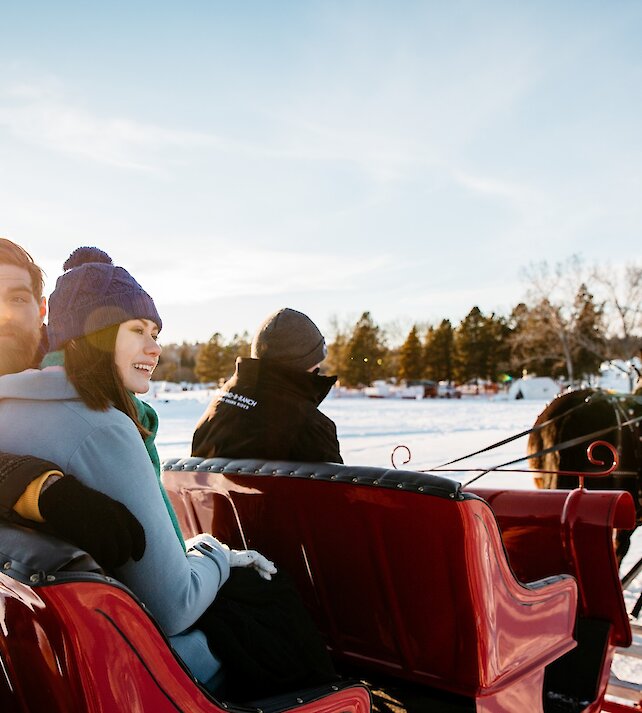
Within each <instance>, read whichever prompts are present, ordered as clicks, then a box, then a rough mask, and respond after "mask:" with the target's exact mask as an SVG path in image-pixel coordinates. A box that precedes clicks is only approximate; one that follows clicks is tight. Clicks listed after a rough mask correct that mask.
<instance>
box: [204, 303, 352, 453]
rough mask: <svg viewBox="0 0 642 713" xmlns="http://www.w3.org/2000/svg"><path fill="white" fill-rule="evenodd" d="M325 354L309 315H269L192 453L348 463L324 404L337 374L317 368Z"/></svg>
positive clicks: (211, 411)
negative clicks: (325, 413)
mask: <svg viewBox="0 0 642 713" xmlns="http://www.w3.org/2000/svg"><path fill="white" fill-rule="evenodd" d="M326 353H327V351H326V346H325V339H324V338H323V335H322V334H321V332H320V331H319V329H318V327H317V326H316V325H315V324H314V322H312V320H311V319H310V318H309V317H307V316H306V315H305V314H303V313H301V312H297V311H296V310H293V309H290V308H288V307H286V308H284V309H280V310H278V311H277V312H275V313H274V314H271V315H270V316H269V317H267V319H265V321H264V322H263V324H262V325H261V326H260V327H259V329H258V331H257V333H256V334H255V336H254V339H253V340H252V351H251V358H250V359H247V358H245V359H243V358H239V359H237V360H236V372H235V374H234V376H232V378H231V379H230V380H229V381H228V382H227V383H226V384H225V385H224V386H223V388H222V390H221V392H220V394H218V395H217V396H216V397H215V398H214V400H213V401H212V403H211V404H210V405H209V406H208V408H207V410H206V411H205V413H204V414H203V416H202V417H201V420H200V421H199V423H198V425H197V426H196V431H195V432H194V438H193V440H192V455H193V456H199V457H201V458H214V457H217V456H221V457H225V458H265V459H268V460H293V461H307V462H320V461H327V462H333V463H343V460H342V458H341V454H340V453H339V442H338V440H337V429H336V426H335V425H334V422H333V421H332V420H331V419H329V418H328V417H327V416H325V415H324V414H322V413H321V412H320V411H319V409H318V406H319V404H320V403H321V402H322V401H323V399H324V398H325V397H326V396H327V395H328V392H329V391H330V389H331V388H332V386H333V384H334V383H335V381H336V380H337V377H336V376H321V374H319V367H320V364H321V362H322V361H323V359H324V358H325V356H326Z"/></svg>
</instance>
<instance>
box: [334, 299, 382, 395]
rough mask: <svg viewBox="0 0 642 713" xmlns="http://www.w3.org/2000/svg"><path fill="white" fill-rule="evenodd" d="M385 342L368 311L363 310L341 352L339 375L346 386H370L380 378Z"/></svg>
mask: <svg viewBox="0 0 642 713" xmlns="http://www.w3.org/2000/svg"><path fill="white" fill-rule="evenodd" d="M384 355H385V344H384V341H383V336H382V335H381V333H380V329H379V327H378V326H377V325H376V324H375V323H374V322H373V320H372V317H371V316H370V312H364V313H363V314H362V315H361V317H360V318H359V320H358V321H357V323H356V324H355V326H354V329H353V330H352V334H351V336H350V339H349V340H348V343H347V344H346V347H345V350H344V354H343V366H342V369H341V376H342V380H343V382H344V383H345V384H346V385H347V386H370V384H372V382H373V381H374V380H375V379H378V378H381V377H382V375H383V373H384V370H383V359H384Z"/></svg>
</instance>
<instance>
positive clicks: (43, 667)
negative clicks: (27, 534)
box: [0, 574, 370, 713]
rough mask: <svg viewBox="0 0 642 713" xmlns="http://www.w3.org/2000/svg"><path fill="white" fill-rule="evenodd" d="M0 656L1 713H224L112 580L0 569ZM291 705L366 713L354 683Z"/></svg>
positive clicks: (311, 712)
mask: <svg viewBox="0 0 642 713" xmlns="http://www.w3.org/2000/svg"><path fill="white" fill-rule="evenodd" d="M118 630H120V631H121V632H122V634H124V635H125V637H126V639H125V638H123V636H122V635H121V633H119V631H118ZM0 658H1V661H2V667H1V670H0V710H2V711H3V712H4V713H10V712H12V711H24V712H25V713H32V712H34V711H47V713H113V712H114V711H131V712H132V713H134V712H135V713H176V712H177V711H182V712H183V713H225V712H224V709H223V708H222V707H221V706H219V705H217V703H216V702H214V701H213V700H212V699H210V698H209V696H207V694H205V693H204V692H203V691H202V690H201V689H200V688H199V687H198V686H197V685H196V684H195V683H194V681H193V680H192V678H191V676H190V675H189V674H188V673H187V672H186V671H185V670H184V669H183V668H182V666H181V665H180V664H179V662H178V661H177V659H176V658H175V657H174V655H173V654H172V652H171V650H170V649H169V647H168V646H167V644H166V642H165V640H164V639H163V637H162V636H161V634H160V633H159V631H158V630H157V628H156V626H155V625H154V624H153V622H152V621H151V620H150V619H149V617H148V616H147V615H146V614H145V613H144V612H143V611H142V610H141V608H140V607H139V605H138V604H137V603H136V602H135V601H134V599H132V597H130V596H129V595H128V594H127V593H126V592H124V591H122V590H121V589H119V588H117V587H115V586H111V585H109V584H103V583H93V582H92V583H89V582H76V583H66V584H55V585H51V586H46V587H40V588H36V589H31V588H30V587H27V586H25V585H23V584H21V583H19V582H16V581H15V580H12V579H10V578H9V577H7V576H6V575H3V574H0ZM291 710H292V711H295V712H296V713H368V711H370V700H369V694H368V692H367V690H366V689H365V688H363V687H360V686H355V687H352V688H348V689H346V690H343V691H337V692H335V693H332V694H330V695H328V696H326V697H325V698H323V699H322V700H320V701H317V702H314V703H308V704H305V705H298V706H297V705H294V706H293V707H292V708H291Z"/></svg>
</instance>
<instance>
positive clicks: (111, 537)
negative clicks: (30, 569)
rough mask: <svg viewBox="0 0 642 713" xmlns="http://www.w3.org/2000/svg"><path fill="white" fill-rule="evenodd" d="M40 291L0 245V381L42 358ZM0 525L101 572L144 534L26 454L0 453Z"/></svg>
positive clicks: (21, 254)
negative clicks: (23, 531)
mask: <svg viewBox="0 0 642 713" xmlns="http://www.w3.org/2000/svg"><path fill="white" fill-rule="evenodd" d="M43 286H44V285H43V276H42V270H41V269H40V268H39V267H38V265H36V263H35V262H34V261H33V258H32V257H31V255H29V253H27V252H26V250H24V249H23V248H21V247H20V246H19V245H16V243H14V242H12V241H11V240H7V239H5V238H0V376H3V375H5V374H15V373H18V372H20V371H24V370H25V369H28V368H30V367H34V366H37V364H38V362H39V361H40V358H41V357H42V355H43V354H44V352H45V351H46V330H45V328H44V327H43V321H44V317H45V313H46V303H45V298H44V297H43V296H42V291H43ZM0 519H3V520H9V521H12V522H15V523H17V524H22V525H29V526H30V527H38V528H40V529H43V530H45V531H47V532H49V533H51V534H53V535H56V536H58V537H62V538H63V539H66V540H69V541H70V542H72V543H73V544H74V545H76V546H77V547H81V548H82V549H84V550H86V551H87V552H89V554H90V555H92V557H94V559H95V560H96V561H97V562H98V563H99V564H100V565H102V566H103V567H105V568H107V569H111V568H112V567H116V566H118V565H122V564H124V563H125V562H127V560H128V559H129V558H130V557H131V558H133V559H140V558H141V557H142V556H143V552H144V550H145V533H144V530H143V528H142V527H141V525H140V523H139V522H138V520H137V519H136V518H135V517H134V516H133V515H132V514H131V513H130V511H129V510H128V509H127V508H126V507H125V506H124V505H123V504H122V503H119V502H117V501H115V500H112V499H111V498H109V497H107V496H106V495H103V494H102V493H99V492H98V491H96V490H92V489H91V488H88V487H86V486H85V485H83V484H82V483H81V482H80V481H79V480H77V479H76V478H75V477H74V476H73V475H71V474H65V473H63V471H62V470H61V469H60V468H59V467H58V466H57V465H56V464H55V463H50V462H48V461H43V460H41V459H40V458H34V457H32V456H30V455H26V454H20V455H16V454H12V453H4V452H0Z"/></svg>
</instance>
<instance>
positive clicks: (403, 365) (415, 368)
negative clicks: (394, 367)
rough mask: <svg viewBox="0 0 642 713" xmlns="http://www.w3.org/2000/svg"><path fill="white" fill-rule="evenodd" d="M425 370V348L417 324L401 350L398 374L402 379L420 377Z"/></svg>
mask: <svg viewBox="0 0 642 713" xmlns="http://www.w3.org/2000/svg"><path fill="white" fill-rule="evenodd" d="M423 371H424V355H423V349H422V348H421V342H420V341H419V337H418V336H417V325H413V327H412V329H411V330H410V332H409V333H408V336H407V337H406V341H405V342H404V343H403V344H402V345H401V349H400V350H399V370H398V375H399V378H400V379H420V378H421V376H422V374H423Z"/></svg>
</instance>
